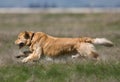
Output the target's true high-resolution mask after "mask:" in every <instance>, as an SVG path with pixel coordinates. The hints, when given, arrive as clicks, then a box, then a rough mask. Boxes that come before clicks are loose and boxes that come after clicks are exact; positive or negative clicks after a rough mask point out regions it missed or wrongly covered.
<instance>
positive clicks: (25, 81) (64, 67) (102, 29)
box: [0, 13, 120, 82]
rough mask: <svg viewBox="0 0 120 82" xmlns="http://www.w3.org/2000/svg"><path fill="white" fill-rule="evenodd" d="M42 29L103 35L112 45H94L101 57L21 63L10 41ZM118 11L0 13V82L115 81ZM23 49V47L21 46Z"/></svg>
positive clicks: (119, 61)
mask: <svg viewBox="0 0 120 82" xmlns="http://www.w3.org/2000/svg"><path fill="white" fill-rule="evenodd" d="M25 30H29V31H35V32H37V31H42V32H45V33H47V34H50V35H52V36H58V37H83V36H88V37H93V38H95V37H105V38H107V39H109V40H111V41H112V42H113V43H114V47H111V48H108V47H104V46H96V48H97V50H98V52H99V54H100V56H101V58H102V60H101V61H100V62H99V63H98V64H95V63H94V61H91V60H84V59H77V60H72V59H70V58H68V59H67V60H61V61H58V62H56V61H57V60H56V61H53V62H49V61H45V60H44V59H42V60H40V61H39V62H37V63H28V64H22V63H21V62H20V60H17V59H16V58H15V56H16V55H17V54H18V53H19V49H18V47H17V46H16V45H15V44H14V41H15V39H16V38H17V34H18V33H19V32H21V31H25ZM119 43H120V14H119V13H101V14H100V13H96V14H0V80H1V82H16V81H17V82H41V81H42V82H46V81H47V82H76V81H78V82H108V81H109V82H119V81H120V54H119V52H120V48H119V46H120V44H119ZM25 49H26V48H25Z"/></svg>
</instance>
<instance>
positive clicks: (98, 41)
mask: <svg viewBox="0 0 120 82" xmlns="http://www.w3.org/2000/svg"><path fill="white" fill-rule="evenodd" d="M92 43H93V44H97V45H104V46H107V47H112V46H113V43H112V42H111V41H110V40H108V39H106V38H95V39H93V41H92Z"/></svg>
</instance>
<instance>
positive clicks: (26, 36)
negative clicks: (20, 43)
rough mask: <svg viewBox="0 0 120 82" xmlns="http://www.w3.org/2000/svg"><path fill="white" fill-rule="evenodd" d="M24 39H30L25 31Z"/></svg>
mask: <svg viewBox="0 0 120 82" xmlns="http://www.w3.org/2000/svg"><path fill="white" fill-rule="evenodd" d="M24 37H25V38H26V39H29V38H30V35H29V32H27V31H25V35H24Z"/></svg>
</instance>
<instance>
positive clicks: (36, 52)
mask: <svg viewBox="0 0 120 82" xmlns="http://www.w3.org/2000/svg"><path fill="white" fill-rule="evenodd" d="M41 54H42V49H41V47H37V48H35V49H34V51H33V53H31V54H30V55H29V56H28V57H26V58H24V59H23V60H22V62H23V63H26V62H28V61H32V60H39V59H40V57H41Z"/></svg>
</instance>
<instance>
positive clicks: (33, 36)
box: [28, 32, 35, 46]
mask: <svg viewBox="0 0 120 82" xmlns="http://www.w3.org/2000/svg"><path fill="white" fill-rule="evenodd" d="M34 35H35V33H34V32H33V33H32V36H31V38H30V43H29V45H28V46H30V45H31V41H32V39H33V37H34Z"/></svg>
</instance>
